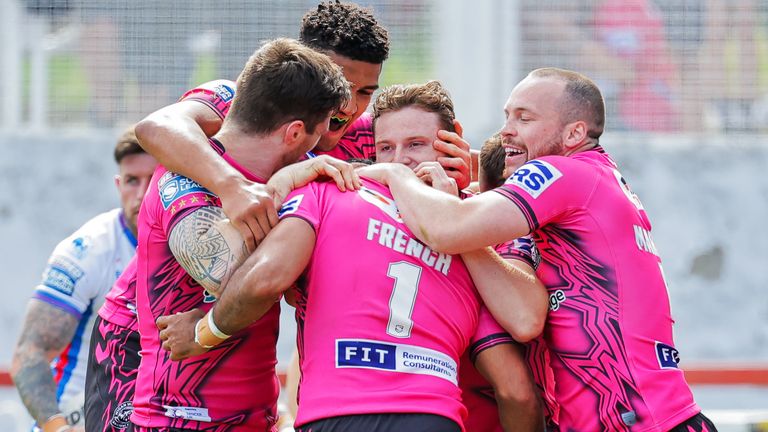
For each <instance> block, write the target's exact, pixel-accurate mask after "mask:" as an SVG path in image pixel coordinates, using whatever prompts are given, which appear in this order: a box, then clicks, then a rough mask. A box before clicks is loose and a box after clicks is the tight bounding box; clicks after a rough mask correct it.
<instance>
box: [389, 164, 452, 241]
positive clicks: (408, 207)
mask: <svg viewBox="0 0 768 432" xmlns="http://www.w3.org/2000/svg"><path fill="white" fill-rule="evenodd" d="M401 166H402V168H395V170H394V171H393V174H392V175H390V176H389V179H388V181H387V183H388V185H389V189H390V191H391V192H392V196H393V197H394V198H395V201H396V203H397V208H398V210H399V211H400V216H401V217H402V218H403V220H404V221H405V223H406V225H408V227H409V228H411V231H413V233H414V234H415V235H416V237H418V238H419V239H420V240H421V241H423V242H424V243H426V244H427V245H428V246H429V247H431V248H432V249H434V250H437V251H440V252H446V251H445V250H444V248H445V246H444V245H445V244H446V243H447V242H449V241H450V240H451V233H452V232H453V229H452V228H451V226H450V225H451V224H452V223H455V221H457V220H458V217H459V213H458V212H457V211H456V206H457V205H459V204H461V202H460V200H459V199H458V198H457V197H455V196H450V195H449V194H446V193H444V192H441V191H438V190H435V189H433V188H431V187H429V186H426V185H425V184H423V182H422V181H421V180H420V179H419V178H418V177H417V176H416V175H415V174H414V173H413V172H412V171H411V170H410V169H409V168H408V167H407V166H405V165H401Z"/></svg>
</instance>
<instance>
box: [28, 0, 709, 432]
mask: <svg viewBox="0 0 768 432" xmlns="http://www.w3.org/2000/svg"><path fill="white" fill-rule="evenodd" d="M388 52H389V41H388V36H387V32H386V30H385V29H384V28H382V27H381V26H380V25H379V24H378V23H377V22H376V19H375V18H374V16H373V15H372V13H371V12H370V11H369V10H366V9H363V8H360V7H359V6H357V5H355V4H351V3H341V2H338V1H332V2H324V3H321V4H319V5H318V6H317V7H316V8H314V9H312V10H311V11H309V12H308V13H307V15H305V17H304V19H303V22H302V27H301V31H300V38H299V41H294V40H290V39H276V40H273V41H269V42H266V43H264V44H263V45H262V46H261V47H260V48H259V49H258V50H257V51H256V52H255V53H254V54H253V56H252V57H251V58H250V59H249V60H248V62H247V64H246V65H245V67H244V69H243V71H242V73H241V74H240V76H239V77H238V79H237V82H231V81H227V80H219V81H214V82H211V83H207V84H204V85H202V86H200V87H197V88H195V89H192V90H190V91H189V92H187V93H186V94H185V95H184V96H182V98H181V99H180V100H179V101H178V102H177V103H175V104H173V105H171V106H168V107H165V108H162V109H160V110H158V111H157V112H155V113H153V114H151V115H149V116H148V117H147V118H146V119H144V120H143V121H141V122H140V123H138V124H137V125H136V127H135V133H136V136H137V137H138V141H140V143H141V146H142V147H143V148H144V149H145V150H146V151H148V152H149V153H151V155H152V156H150V155H149V154H141V152H142V150H141V149H137V150H136V153H137V154H141V157H142V158H146V159H145V160H143V161H144V162H145V166H147V167H150V168H151V169H150V170H149V172H147V170H146V169H145V171H144V174H143V176H144V179H143V180H141V181H140V179H138V177H139V176H137V184H138V183H141V184H142V185H143V187H141V188H140V189H141V190H140V191H138V192H137V193H135V196H134V197H139V201H140V202H141V207H140V209H139V207H138V205H137V206H136V208H135V210H134V211H132V212H131V214H132V217H131V215H129V214H128V213H129V212H128V211H127V210H126V206H125V202H126V201H125V200H124V206H123V207H124V208H123V210H122V212H120V211H115V212H114V213H115V214H114V215H112V216H111V219H109V220H110V221H113V222H114V221H117V222H114V223H113V222H110V223H112V225H114V226H115V227H119V228H116V229H114V230H112V231H116V233H114V232H113V233H112V234H110V235H111V236H112V238H113V240H112V245H113V246H112V248H113V249H115V248H117V246H115V244H116V243H120V242H119V241H117V240H115V238H116V237H120V236H121V235H122V236H125V238H127V239H129V240H132V242H131V243H132V245H133V246H136V248H137V249H136V255H135V257H133V259H130V262H128V259H127V258H125V256H126V255H130V254H129V253H121V254H114V253H113V254H112V255H109V256H107V255H108V252H105V253H104V254H102V257H101V258H99V259H100V260H101V262H102V263H104V262H108V261H110V260H111V262H109V263H108V264H109V265H102V266H101V267H105V268H98V267H99V265H96V266H92V267H97V268H87V269H85V268H84V267H85V266H84V265H83V264H82V263H81V261H84V260H88V259H90V258H88V256H91V255H90V254H92V253H93V252H94V250H95V249H96V247H95V246H94V245H95V244H96V243H97V242H98V241H97V240H94V239H95V238H97V236H98V235H100V234H98V233H89V234H88V235H87V236H82V235H78V234H77V233H76V234H75V235H73V236H72V237H71V238H68V239H67V240H65V242H62V244H61V245H60V247H59V249H62V250H63V249H66V253H64V252H61V251H59V252H61V253H59V255H56V254H55V255H54V257H52V258H51V261H50V262H49V266H48V269H47V270H46V273H45V274H44V278H43V282H42V283H41V285H40V286H38V288H37V290H36V294H35V298H34V299H33V302H42V303H45V304H46V307H51V308H54V309H57V310H60V311H62V312H63V313H67V314H69V315H71V317H74V318H72V322H73V323H77V326H76V327H77V328H76V330H75V329H73V331H75V332H76V334H77V335H76V337H72V335H71V334H70V335H69V339H70V340H71V341H72V342H73V343H72V344H70V346H69V347H68V348H67V349H66V350H65V351H64V353H62V354H61V355H59V353H61V349H59V350H58V351H57V352H56V353H55V354H56V355H59V357H58V359H57V360H56V362H55V365H54V371H55V373H56V375H57V376H55V377H53V379H54V380H55V381H56V385H57V386H58V387H57V388H58V390H57V393H56V395H55V396H56V399H55V401H56V402H59V405H60V406H61V405H62V404H63V403H64V401H66V400H67V399H75V400H77V398H78V397H79V398H81V399H80V401H81V402H82V401H83V400H84V402H82V403H83V407H84V408H83V414H82V420H83V421H82V422H77V421H76V420H78V419H76V418H74V417H79V415H78V416H72V415H70V416H66V415H63V414H62V412H61V411H60V409H59V408H58V407H54V408H50V407H49V406H46V408H45V409H43V408H41V406H43V405H44V404H43V403H42V402H41V401H45V400H47V399H46V397H47V396H46V395H45V394H44V392H42V391H41V390H39V389H40V388H41V387H39V386H38V387H34V386H33V385H32V381H33V380H32V379H31V378H28V377H31V376H33V370H32V369H30V368H27V367H25V366H23V365H22V363H23V359H24V357H25V355H30V354H25V353H29V351H30V349H31V348H29V347H30V346H33V345H34V343H33V342H34V337H32V335H34V334H35V331H37V330H35V328H34V324H33V322H34V320H31V319H30V318H29V317H28V319H27V322H26V323H25V329H24V331H23V333H22V338H21V339H20V341H19V345H18V346H17V350H16V353H15V354H14V380H15V381H16V383H17V387H18V388H19V392H20V394H21V396H22V399H23V400H24V402H25V404H26V405H27V407H28V409H29V410H30V413H32V414H33V417H34V418H35V420H36V421H37V424H38V425H39V427H40V429H42V430H43V431H44V432H65V431H69V430H75V429H74V428H82V427H83V426H82V423H84V428H85V430H87V431H89V432H91V431H93V432H95V431H99V432H103V431H122V430H129V431H147V432H154V431H158V432H159V431H222V432H225V431H226V432H236V431H273V430H277V428H278V427H283V426H285V425H287V426H286V427H293V428H295V430H297V431H304V432H323V431H341V432H344V431H395V430H398V431H435V432H438V431H446V432H447V431H465V430H466V431H483V432H484V431H517V430H520V431H541V430H563V431H596V430H607V431H614V430H615V431H622V430H624V431H630V430H632V431H635V430H637V431H641V430H642V431H667V430H675V431H678V430H679V431H714V430H715V428H714V425H712V423H711V422H710V421H709V420H708V419H707V418H706V417H705V416H704V415H703V414H701V412H700V411H701V410H700V409H699V408H698V406H697V405H696V404H695V402H694V400H693V396H692V394H691V392H690V390H689V389H688V386H687V384H686V383H685V381H684V379H683V374H682V371H681V370H680V369H679V368H678V367H677V363H678V360H679V359H678V353H677V350H676V349H675V348H674V343H673V341H672V328H671V324H672V319H671V312H670V308H669V300H668V295H667V292H666V284H665V282H664V279H663V274H662V270H661V262H660V258H659V257H658V255H657V254H656V250H655V247H654V246H653V242H652V239H651V235H650V231H651V226H650V222H649V220H648V217H647V215H646V213H645V211H644V209H643V207H642V204H641V203H640V201H639V200H638V199H637V196H636V195H635V194H634V193H632V191H631V190H630V188H629V186H628V184H627V182H626V181H625V180H624V178H623V177H622V176H621V174H620V173H619V171H618V169H617V167H616V165H615V163H614V162H613V161H612V159H611V158H610V156H609V155H608V154H607V153H606V152H605V151H604V150H603V149H602V147H601V146H600V145H599V144H598V139H599V137H600V135H601V134H602V131H603V128H604V123H605V113H604V104H603V100H602V95H601V94H600V91H599V89H598V88H597V87H596V86H595V85H594V83H592V81H590V80H589V79H588V78H586V77H584V76H583V75H580V74H578V73H576V72H571V71H565V70H561V69H555V68H543V69H537V70H535V71H533V72H531V74H529V75H528V76H527V77H526V78H525V79H524V80H523V81H521V82H520V83H519V84H518V85H517V86H516V87H515V88H514V89H513V90H512V93H511V95H510V97H509V100H508V101H507V104H506V105H505V107H504V112H505V115H506V120H505V124H504V126H503V128H502V129H501V130H500V131H499V133H497V134H496V135H494V136H493V137H491V138H489V139H488V140H487V141H486V143H485V145H484V146H483V149H482V151H481V152H480V156H479V167H478V166H477V165H478V164H477V162H476V161H475V159H474V158H473V157H472V154H471V152H470V150H469V144H468V143H467V142H466V141H464V140H463V138H462V136H461V135H462V129H461V125H460V123H459V122H458V121H456V119H455V115H454V107H453V102H452V101H451V99H450V96H449V95H448V93H447V91H446V90H445V89H444V88H443V87H442V86H441V84H440V83H438V82H436V81H430V82H427V83H424V84H410V85H394V86H390V87H387V88H384V89H381V92H380V93H379V94H378V95H377V97H376V99H375V100H374V101H373V104H372V105H373V107H372V108H373V109H372V113H368V112H366V111H367V110H368V107H369V105H370V102H371V99H372V96H373V93H374V92H375V91H377V90H378V87H379V84H378V80H379V74H380V72H381V68H382V65H383V63H384V61H385V60H386V58H387V56H388ZM116 154H117V153H116ZM133 156H136V155H135V154H134V155H133ZM153 157H155V158H157V161H159V162H160V164H159V165H157V167H156V168H155V162H154V159H152V158H153ZM116 159H117V161H118V163H119V164H121V160H120V158H117V157H116ZM297 161H300V162H297ZM345 161H349V162H345ZM374 161H375V162H374ZM122 170H123V166H122V164H121V172H122ZM477 171H479V172H477ZM150 176H151V178H150ZM472 180H477V181H476V182H472ZM142 198H143V200H142ZM89 223H90V222H89ZM112 225H110V226H112ZM86 226H88V225H86ZM84 228H85V227H84ZM89 229H90V230H91V231H97V230H96V229H95V228H93V227H91V228H89ZM86 231H87V230H86ZM103 231H108V230H103ZM122 242H123V243H125V239H123V241H122ZM100 247H102V246H100ZM103 247H104V248H106V249H109V247H106V246H103ZM59 249H57V250H59ZM64 255H66V256H64ZM104 257H106V258H104ZM115 257H117V258H115ZM107 267H108V268H107ZM86 270H87V271H86ZM96 273H99V274H100V275H101V277H102V278H105V279H104V280H109V279H110V278H111V279H112V280H111V281H110V282H109V286H108V287H107V288H105V292H106V291H108V293H107V294H106V297H105V298H103V299H102V298H98V296H97V295H93V296H92V297H91V298H81V297H83V294H82V293H79V294H78V292H79V291H82V289H79V287H78V283H80V281H83V280H88V279H89V278H90V279H91V280H94V279H95V278H96V276H94V274H96ZM105 275H106V276H105ZM118 275H119V277H117V276H118ZM115 278H116V280H115ZM113 281H114V285H112V282H113ZM101 295H102V296H103V293H102V294H101ZM78 296H80V297H78ZM76 297H78V298H77V301H75V298H76ZM283 297H284V298H285V299H286V300H287V301H288V302H289V303H290V304H291V305H292V306H294V307H295V308H296V322H297V328H298V336H297V348H298V358H299V367H300V378H299V381H300V382H299V386H298V398H297V402H298V411H297V413H296V416H295V419H293V418H291V417H292V416H288V415H283V417H282V418H281V415H280V414H279V413H278V410H277V400H278V396H279V382H278V380H277V377H276V374H275V366H276V342H277V336H278V331H279V329H278V320H279V314H280V300H281V298H283ZM102 301H103V305H101V306H100V307H99V305H100V303H101V302H102ZM90 326H92V327H90ZM90 328H92V333H90V344H88V343H87V341H86V342H82V341H83V340H87V337H88V330H89V329H90ZM78 337H79V338H81V339H77V338H78ZM38 339H42V338H38ZM83 345H84V346H85V347H86V348H85V349H82V346H83ZM88 347H89V348H88ZM73 350H75V351H73ZM43 351H46V352H49V353H50V352H53V350H52V349H51V348H50V347H46V348H45V350H43ZM72 353H76V354H75V357H76V356H77V354H78V353H79V354H80V355H87V356H88V358H87V362H86V361H85V359H84V358H81V359H79V361H78V360H77V359H76V358H75V359H74V361H73V359H72ZM68 356H69V357H68ZM78 363H79V364H78ZM78 367H79V369H80V370H82V374H84V375H85V378H84V383H83V377H80V384H79V388H77V386H75V388H74V389H73V388H72V386H74V385H75V384H73V383H74V382H75V381H77V378H75V379H73V378H72V377H73V376H74V375H73V373H72V372H73V371H74V370H75V369H76V368H78ZM38 377H39V376H38ZM47 379H49V380H50V378H47ZM39 382H40V381H38V383H39ZM68 386H69V387H68ZM83 389H84V396H83V394H82V393H81V390H83ZM83 398H84V399H83ZM48 399H50V397H48ZM36 404H37V405H36ZM64 414H67V413H64ZM67 417H69V418H67ZM73 423H75V425H73ZM278 425H280V426H278Z"/></svg>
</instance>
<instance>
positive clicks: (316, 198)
mask: <svg viewBox="0 0 768 432" xmlns="http://www.w3.org/2000/svg"><path fill="white" fill-rule="evenodd" d="M319 189H320V185H319V184H318V183H310V184H308V185H306V186H303V187H300V188H298V189H296V190H294V191H293V192H291V193H290V194H289V195H288V196H287V197H286V198H285V202H284V203H283V206H282V207H280V211H279V212H278V213H277V215H278V217H279V218H280V220H283V219H285V218H289V217H295V218H300V219H303V220H305V221H306V222H307V223H308V224H309V225H310V226H312V229H314V230H315V232H317V230H318V228H319V227H320V190H319Z"/></svg>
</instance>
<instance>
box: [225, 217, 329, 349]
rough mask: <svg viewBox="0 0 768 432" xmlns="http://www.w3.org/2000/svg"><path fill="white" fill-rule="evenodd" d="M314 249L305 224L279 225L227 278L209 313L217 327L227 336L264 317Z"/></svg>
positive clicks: (312, 236)
mask: <svg viewBox="0 0 768 432" xmlns="http://www.w3.org/2000/svg"><path fill="white" fill-rule="evenodd" d="M314 245H315V232H314V230H313V228H312V227H311V226H310V225H309V224H308V223H306V221H304V220H303V219H298V218H287V220H284V221H282V222H280V223H279V224H278V225H277V227H275V229H274V230H272V231H271V232H270V233H269V235H268V236H267V238H266V239H264V242H263V243H262V244H261V245H259V248H258V249H257V250H256V252H254V253H253V254H251V256H249V257H248V259H247V260H246V261H245V263H243V265H242V266H240V268H238V269H237V270H236V271H235V272H234V274H233V275H232V277H231V278H230V280H229V282H228V283H227V285H226V287H225V289H224V290H223V293H222V295H221V298H220V299H219V301H218V302H216V305H215V306H214V309H213V312H214V318H215V323H216V325H217V327H218V328H219V329H220V330H221V331H223V332H224V333H226V334H230V335H231V334H233V333H235V332H236V331H238V330H240V329H243V328H245V327H246V326H248V325H249V324H250V323H252V322H254V321H256V320H257V319H259V318H261V317H262V316H263V315H264V314H266V313H267V312H268V311H269V310H270V309H271V308H272V307H273V306H274V304H275V302H277V301H278V300H280V297H281V296H282V294H283V293H284V292H285V291H286V290H287V289H288V288H290V287H291V285H292V284H293V283H294V282H295V281H296V279H298V278H299V276H300V275H301V273H302V272H303V271H304V268H305V267H306V266H307V264H308V263H309V260H310V258H311V256H312V251H313V250H314Z"/></svg>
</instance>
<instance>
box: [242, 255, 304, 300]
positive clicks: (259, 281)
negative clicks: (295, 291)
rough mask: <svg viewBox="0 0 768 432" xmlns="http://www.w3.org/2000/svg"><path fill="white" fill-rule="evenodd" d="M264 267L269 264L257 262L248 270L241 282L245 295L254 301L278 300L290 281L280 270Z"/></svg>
mask: <svg viewBox="0 0 768 432" xmlns="http://www.w3.org/2000/svg"><path fill="white" fill-rule="evenodd" d="M265 267H269V266H260V265H259V264H258V263H257V264H256V265H254V266H253V267H251V269H250V270H249V271H248V274H247V275H246V277H245V279H244V280H243V283H242V286H243V289H244V290H245V296H246V297H247V298H249V299H251V300H253V301H256V302H261V301H278V300H280V298H281V296H282V295H283V293H284V292H285V291H286V290H287V289H288V288H289V287H290V285H291V282H292V281H285V280H284V279H285V278H284V277H283V276H282V275H281V274H280V273H282V272H278V271H269V270H267V269H266V268H265ZM275 270H277V269H275Z"/></svg>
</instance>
